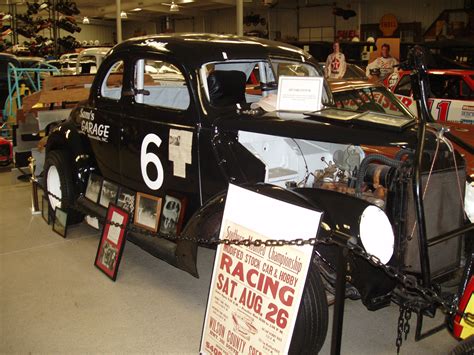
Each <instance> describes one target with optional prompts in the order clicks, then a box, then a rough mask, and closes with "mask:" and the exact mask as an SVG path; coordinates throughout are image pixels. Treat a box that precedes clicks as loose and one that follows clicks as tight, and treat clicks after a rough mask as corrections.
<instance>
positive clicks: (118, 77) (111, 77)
mask: <svg viewBox="0 0 474 355" xmlns="http://www.w3.org/2000/svg"><path fill="white" fill-rule="evenodd" d="M122 76H123V61H122V60H119V61H117V62H115V63H114V64H113V65H112V66H111V67H110V69H109V71H108V73H107V75H106V76H105V78H104V81H103V82H102V87H101V94H102V97H106V98H108V99H112V100H117V101H118V100H120V97H121V93H122V81H123V80H122Z"/></svg>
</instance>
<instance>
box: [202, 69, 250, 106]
mask: <svg viewBox="0 0 474 355" xmlns="http://www.w3.org/2000/svg"><path fill="white" fill-rule="evenodd" d="M246 81H247V78H246V76H245V73H244V72H241V71H238V70H214V71H213V72H211V73H210V74H209V76H208V78H207V86H208V88H209V98H210V101H211V104H212V105H214V106H229V105H235V104H239V103H245V102H246V101H245V84H246Z"/></svg>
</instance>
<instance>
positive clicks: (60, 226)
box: [53, 207, 68, 238]
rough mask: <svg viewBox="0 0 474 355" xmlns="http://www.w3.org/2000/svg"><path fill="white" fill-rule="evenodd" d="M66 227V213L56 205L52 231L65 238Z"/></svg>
mask: <svg viewBox="0 0 474 355" xmlns="http://www.w3.org/2000/svg"><path fill="white" fill-rule="evenodd" d="M67 227H68V213H67V211H66V210H64V209H62V208H59V207H56V208H55V210H54V221H53V231H55V232H56V233H58V234H59V235H60V236H61V237H63V238H66V235H67Z"/></svg>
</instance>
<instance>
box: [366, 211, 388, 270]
mask: <svg viewBox="0 0 474 355" xmlns="http://www.w3.org/2000/svg"><path fill="white" fill-rule="evenodd" d="M359 233H360V239H361V241H362V245H363V246H364V248H365V251H366V252H367V253H369V254H371V255H374V256H376V257H377V258H379V259H380V261H381V262H382V263H384V264H386V263H388V261H389V260H390V258H391V257H392V255H393V248H394V241H395V237H394V235H393V229H392V224H391V223H390V221H389V219H388V217H387V215H386V214H385V212H384V211H382V210H381V209H380V208H378V207H376V206H373V205H371V206H368V207H367V208H366V209H365V210H364V212H363V213H362V216H361V217H360V225H359Z"/></svg>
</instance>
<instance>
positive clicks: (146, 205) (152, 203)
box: [134, 192, 163, 232]
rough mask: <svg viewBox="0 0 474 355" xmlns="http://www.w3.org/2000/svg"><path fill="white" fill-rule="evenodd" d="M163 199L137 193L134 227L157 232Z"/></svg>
mask: <svg viewBox="0 0 474 355" xmlns="http://www.w3.org/2000/svg"><path fill="white" fill-rule="evenodd" d="M162 202H163V199H162V198H161V197H156V196H152V195H147V194H144V193H141V192H137V197H136V206H135V219H134V223H135V225H137V226H139V227H142V228H145V229H148V230H150V231H152V232H156V231H157V230H158V223H159V221H160V213H161V205H162Z"/></svg>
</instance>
